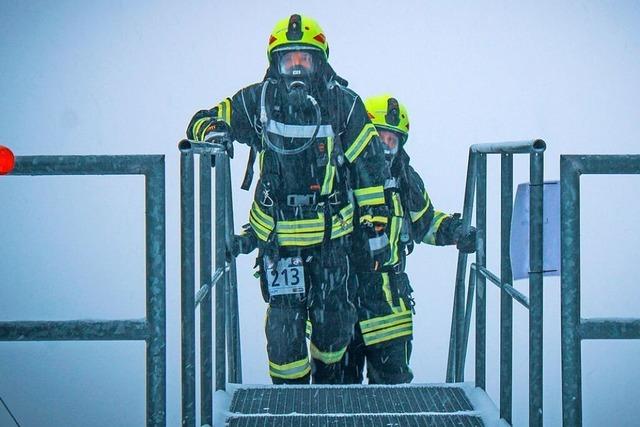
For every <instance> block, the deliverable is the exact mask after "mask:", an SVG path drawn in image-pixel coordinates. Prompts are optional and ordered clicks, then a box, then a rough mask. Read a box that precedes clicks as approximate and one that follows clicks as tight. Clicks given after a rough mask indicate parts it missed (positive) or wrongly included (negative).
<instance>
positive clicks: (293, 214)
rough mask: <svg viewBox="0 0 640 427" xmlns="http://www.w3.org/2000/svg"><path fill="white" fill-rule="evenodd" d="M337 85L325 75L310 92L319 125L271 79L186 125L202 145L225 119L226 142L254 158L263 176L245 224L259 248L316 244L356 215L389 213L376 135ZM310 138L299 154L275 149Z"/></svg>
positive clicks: (349, 227)
mask: <svg viewBox="0 0 640 427" xmlns="http://www.w3.org/2000/svg"><path fill="white" fill-rule="evenodd" d="M327 68H328V69H329V70H330V68H329V67H327ZM338 81H339V78H337V77H336V76H335V74H333V73H332V72H330V73H328V74H327V75H326V76H325V77H324V78H323V80H322V82H321V83H320V84H318V85H316V86H315V87H316V90H315V91H314V92H313V93H312V94H311V95H312V96H313V97H314V98H315V99H316V100H317V101H318V105H319V109H320V113H321V120H320V126H319V127H317V126H316V125H317V114H316V110H315V109H314V107H313V105H312V103H311V102H307V103H305V104H303V106H302V107H298V108H295V107H293V106H292V104H291V103H289V102H287V97H286V89H285V88H284V87H283V86H282V85H281V83H279V82H278V81H277V80H275V79H270V78H269V77H267V78H265V80H264V81H263V82H260V83H256V84H253V85H251V86H248V87H246V88H244V89H241V90H240V91H238V92H237V93H236V94H235V95H233V96H232V97H231V98H227V99H225V100H224V101H222V102H221V103H220V104H218V105H217V106H216V107H214V108H212V109H210V110H201V111H199V112H197V113H196V114H195V116H194V117H193V118H192V120H191V122H190V124H189V127H188V129H187V137H188V138H190V139H194V140H200V141H202V140H204V139H205V138H206V135H207V133H208V131H209V129H210V128H209V127H210V126H211V125H212V124H213V123H214V122H216V121H220V120H222V121H224V122H226V123H227V124H228V125H229V126H230V128H231V138H232V139H233V140H236V141H238V142H240V143H243V144H246V145H248V146H249V147H250V148H251V150H252V157H253V156H254V155H255V157H257V158H258V161H259V165H260V178H259V180H258V184H257V187H256V191H255V195H254V203H253V205H252V208H251V212H250V217H249V223H250V224H251V229H252V230H253V232H254V233H255V235H256V236H257V238H258V242H259V243H261V244H267V243H268V242H272V243H275V244H277V246H290V247H305V246H313V245H316V244H319V243H321V242H323V241H328V240H330V239H336V238H338V237H341V236H344V235H347V234H349V233H351V232H352V231H353V228H354V227H353V218H354V216H355V217H358V214H360V218H375V217H376V216H378V217H380V216H386V215H388V209H387V208H386V206H385V197H384V183H385V181H386V179H387V178H388V176H389V175H388V170H387V169H386V168H385V167H384V166H383V165H384V153H383V150H382V147H381V143H380V141H379V139H378V137H377V132H376V130H375V128H374V126H373V125H372V124H371V122H370V120H369V118H368V116H367V113H366V110H365V107H364V104H363V103H362V101H361V100H360V98H359V97H358V96H357V95H356V94H355V93H354V92H353V91H351V90H349V89H347V88H346V87H345V86H343V85H341V84H340V83H338ZM265 85H266V86H265ZM314 133H315V136H316V137H315V140H314V142H313V143H312V144H311V145H310V146H309V147H308V148H306V149H304V150H302V151H301V152H299V153H296V154H281V153H278V152H277V151H276V150H274V149H273V148H272V146H275V147H277V148H279V149H285V150H294V149H296V148H300V147H302V146H304V144H305V143H306V142H308V141H309V140H310V138H311V137H312V136H313V134H314ZM265 137H268V138H269V140H268V141H266V140H265ZM267 142H270V143H271V144H268V143H267ZM249 169H251V171H252V170H253V167H252V166H251V167H250V168H248V170H249ZM249 175H251V173H250V174H249ZM245 181H247V180H245ZM246 184H247V182H245V183H244V185H243V188H245V189H247V188H248V185H246Z"/></svg>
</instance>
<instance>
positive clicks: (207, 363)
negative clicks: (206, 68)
mask: <svg viewBox="0 0 640 427" xmlns="http://www.w3.org/2000/svg"><path fill="white" fill-rule="evenodd" d="M211 263H212V256H211V156H210V155H208V154H201V155H200V289H202V287H203V286H210V285H211V274H212V272H211V266H212V265H211ZM211 294H212V291H211V289H210V288H209V292H207V294H206V296H205V297H204V298H203V299H202V301H201V302H200V424H201V425H205V424H209V425H212V424H213V391H212V390H213V377H212V366H213V365H212V360H211V359H212V352H213V349H212V330H211V329H212V324H211Z"/></svg>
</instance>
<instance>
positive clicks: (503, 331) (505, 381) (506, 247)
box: [500, 153, 513, 424]
mask: <svg viewBox="0 0 640 427" xmlns="http://www.w3.org/2000/svg"><path fill="white" fill-rule="evenodd" d="M500 180H501V196H500V199H501V201H500V208H501V215H500V216H501V222H500V282H501V283H512V273H511V255H510V248H511V241H510V240H511V217H512V212H513V155H512V154H508V153H505V154H502V155H501V179H500ZM512 413H513V300H512V299H511V296H510V295H509V294H508V293H507V292H506V291H505V290H504V288H502V289H501V291H500V418H503V419H504V420H505V421H506V422H508V423H509V424H511V420H512Z"/></svg>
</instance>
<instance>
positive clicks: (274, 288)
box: [264, 257, 305, 296]
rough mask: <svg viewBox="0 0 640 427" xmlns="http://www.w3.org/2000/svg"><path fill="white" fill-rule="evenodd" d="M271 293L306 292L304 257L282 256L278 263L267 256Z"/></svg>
mask: <svg viewBox="0 0 640 427" xmlns="http://www.w3.org/2000/svg"><path fill="white" fill-rule="evenodd" d="M264 271H265V273H266V275H267V285H268V286H269V295H271V296H275V295H288V294H304V292H305V291H304V267H303V266H302V258H300V257H290V258H281V259H280V260H279V261H278V263H277V264H274V263H273V262H272V261H271V260H269V259H267V258H265V260H264Z"/></svg>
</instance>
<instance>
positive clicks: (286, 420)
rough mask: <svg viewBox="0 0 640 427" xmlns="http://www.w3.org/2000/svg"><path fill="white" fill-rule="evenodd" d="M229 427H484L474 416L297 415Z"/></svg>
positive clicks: (234, 421) (238, 420)
mask: <svg viewBox="0 0 640 427" xmlns="http://www.w3.org/2000/svg"><path fill="white" fill-rule="evenodd" d="M227 423H228V424H227V425H228V426H229V427H483V426H484V424H483V423H482V420H481V419H480V417H477V416H473V415H457V414H446V415H444V414H443V415H407V414H393V415H348V416H340V415H330V416H327V415H296V416H268V415H267V416H265V415H262V416H257V415H254V416H241V417H230V418H229V419H228V420H227Z"/></svg>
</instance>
